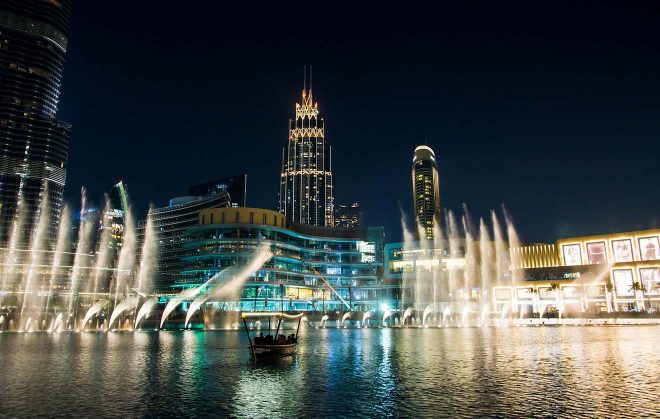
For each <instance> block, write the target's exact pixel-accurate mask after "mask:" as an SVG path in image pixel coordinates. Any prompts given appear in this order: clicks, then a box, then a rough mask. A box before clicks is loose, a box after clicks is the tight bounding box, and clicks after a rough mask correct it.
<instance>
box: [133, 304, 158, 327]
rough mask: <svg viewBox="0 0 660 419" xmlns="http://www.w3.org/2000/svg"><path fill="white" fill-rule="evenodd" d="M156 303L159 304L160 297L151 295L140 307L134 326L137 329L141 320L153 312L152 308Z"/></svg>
mask: <svg viewBox="0 0 660 419" xmlns="http://www.w3.org/2000/svg"><path fill="white" fill-rule="evenodd" d="M156 304H158V297H151V298H149V299H148V300H147V301H145V302H144V304H142V307H140V310H139V311H138V314H137V316H135V325H134V326H133V327H135V328H136V329H137V327H138V325H139V324H140V321H141V320H142V319H145V318H147V317H149V313H151V310H153V308H154V307H155V306H156Z"/></svg>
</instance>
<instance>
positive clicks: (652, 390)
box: [0, 326, 660, 417]
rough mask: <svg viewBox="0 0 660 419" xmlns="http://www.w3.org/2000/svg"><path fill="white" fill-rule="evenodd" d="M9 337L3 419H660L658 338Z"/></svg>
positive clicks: (1, 355)
mask: <svg viewBox="0 0 660 419" xmlns="http://www.w3.org/2000/svg"><path fill="white" fill-rule="evenodd" d="M301 334H302V338H301V340H302V343H301V344H300V348H299V353H298V355H297V357H296V358H295V359H291V360H289V361H282V362H278V363H271V364H264V365H257V366H253V365H252V364H251V363H250V362H249V355H248V350H247V349H246V345H247V339H246V338H245V336H244V333H240V332H234V331H230V332H220V331H217V332H215V331H211V332H195V331H185V332H137V333H109V334H103V333H101V334H95V333H83V334H70V333H61V334H53V335H48V334H41V333H32V334H8V333H4V334H0V367H1V370H0V416H35V415H38V416H46V415H47V416H52V415H67V416H100V417H107V416H171V415H185V416H190V415H196V416H208V415H232V416H252V417H282V416H286V417H309V416H321V417H327V416H372V417H374V416H376V417H379V416H427V417H430V416H433V417H439V416H452V417H474V416H484V415H489V416H497V415H499V416H506V417H513V416H561V417H575V416H589V417H653V416H655V417H657V416H658V414H659V411H660V355H659V353H660V327H658V326H647V327H522V328H508V329H496V328H486V329H476V328H473V329H403V330H396V329H364V330H359V329H357V330H356V329H353V330H351V329H327V330H316V329H308V330H303V331H302V332H301Z"/></svg>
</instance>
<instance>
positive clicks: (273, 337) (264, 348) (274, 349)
mask: <svg viewBox="0 0 660 419" xmlns="http://www.w3.org/2000/svg"><path fill="white" fill-rule="evenodd" d="M303 314H304V313H300V314H286V313H275V312H270V313H262V312H252V313H241V318H242V319H243V326H245V333H247V337H248V340H249V341H250V355H251V356H252V360H253V361H254V362H257V361H264V360H271V359H278V358H283V357H287V356H293V355H295V354H296V349H297V346H298V332H299V331H300V323H301V321H302V317H303ZM273 317H275V318H277V327H276V328H275V334H271V328H270V319H271V318H273ZM249 318H262V319H263V318H268V334H267V335H264V334H263V332H261V333H260V335H259V336H256V332H255V336H253V337H250V328H249V327H248V324H247V319H249ZM284 319H297V320H298V326H297V328H296V333H292V334H290V335H288V336H284V335H283V334H280V333H279V332H280V327H281V326H282V321H283V320H284Z"/></svg>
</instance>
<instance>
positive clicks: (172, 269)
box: [137, 192, 230, 293]
mask: <svg viewBox="0 0 660 419" xmlns="http://www.w3.org/2000/svg"><path fill="white" fill-rule="evenodd" d="M229 205H230V199H229V195H228V194H227V193H223V192H219V193H216V194H215V195H212V196H209V197H206V198H202V197H199V196H184V197H178V198H173V199H171V200H170V202H169V205H168V206H166V207H163V208H151V209H150V210H149V213H148V214H147V217H148V218H151V220H152V224H153V227H154V231H155V233H156V238H157V242H158V258H157V261H158V262H157V266H156V270H155V271H156V272H155V277H154V289H155V290H156V291H158V292H165V293H167V292H171V291H172V288H173V287H175V286H176V285H177V284H182V283H188V282H189V281H188V280H187V279H185V278H184V275H182V271H183V268H184V262H183V259H182V257H183V256H184V252H185V251H184V248H183V245H184V244H185V242H186V241H187V235H186V230H187V229H189V228H190V227H193V226H196V225H197V224H198V222H199V213H200V211H202V210H205V209H210V208H223V207H229ZM147 221H148V220H143V221H140V223H139V225H138V249H137V250H138V251H137V260H139V259H140V255H141V247H142V244H143V243H144V238H145V229H146V225H147Z"/></svg>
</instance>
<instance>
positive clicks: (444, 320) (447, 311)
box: [442, 305, 451, 327]
mask: <svg viewBox="0 0 660 419" xmlns="http://www.w3.org/2000/svg"><path fill="white" fill-rule="evenodd" d="M449 316H451V306H450V305H447V306H446V307H445V309H444V311H443V312H442V327H447V326H448V324H447V317H449Z"/></svg>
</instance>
